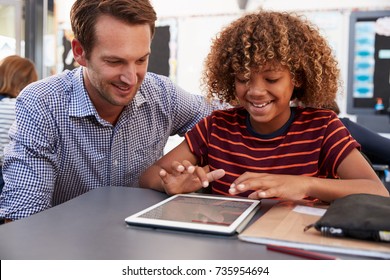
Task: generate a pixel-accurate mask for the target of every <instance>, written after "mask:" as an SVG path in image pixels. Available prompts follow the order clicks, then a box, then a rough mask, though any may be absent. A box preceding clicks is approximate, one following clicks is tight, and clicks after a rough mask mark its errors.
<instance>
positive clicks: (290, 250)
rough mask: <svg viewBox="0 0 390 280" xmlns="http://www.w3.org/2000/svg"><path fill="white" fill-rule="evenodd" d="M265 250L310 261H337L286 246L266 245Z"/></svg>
mask: <svg viewBox="0 0 390 280" xmlns="http://www.w3.org/2000/svg"><path fill="white" fill-rule="evenodd" d="M267 250H270V251H275V252H280V253H285V254H290V255H294V256H298V257H303V258H306V259H310V260H337V259H338V258H336V257H335V256H331V255H326V254H322V253H317V252H312V251H307V250H303V249H297V248H291V247H286V246H277V245H267Z"/></svg>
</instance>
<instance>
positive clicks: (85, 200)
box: [0, 187, 350, 260]
mask: <svg viewBox="0 0 390 280" xmlns="http://www.w3.org/2000/svg"><path fill="white" fill-rule="evenodd" d="M166 197H167V195H166V194H163V193H160V192H157V191H153V190H149V189H141V188H126V187H102V188H98V189H94V190H92V191H90V192H88V193H85V194H83V195H81V196H79V197H76V198H74V199H72V200H70V201H68V202H66V203H63V204H61V205H58V206H56V207H53V208H50V209H48V210H46V211H43V212H40V213H37V214H35V215H32V216H30V217H28V218H25V219H21V220H17V221H14V222H12V223H8V224H4V225H1V226H0V237H1V241H0V259H2V260H18V259H24V260H26V259H28V260H30V259H31V260H32V259H43V260H46V259H48V260H67V259H70V260H125V259H126V260H131V259H133V260H136V259H138V260H152V259H153V260H154V259H156V260H174V259H178V260H203V259H209V260H225V259H230V260H242V259H247V260H250V259H268V260H278V259H283V260H286V259H299V257H296V256H292V255H287V254H283V253H278V252H273V251H268V250H267V249H266V246H264V245H260V244H253V243H247V242H244V241H240V240H238V238H237V236H219V235H212V234H204V233H192V232H181V231H174V230H164V229H150V228H143V227H130V226H127V225H126V223H125V222H124V219H125V218H126V217H127V216H129V215H131V214H134V213H136V212H138V211H140V210H142V209H144V208H146V207H148V206H151V205H152V204H154V203H157V202H159V201H161V200H163V199H165V198H166ZM274 203H275V201H272V200H263V201H262V207H261V209H260V210H259V212H258V213H257V214H256V215H255V217H254V218H253V219H256V218H258V217H259V216H260V215H262V214H263V213H265V211H267V210H268V209H269V208H270V207H271V206H272V205H273V204H274ZM347 258H350V257H348V256H347Z"/></svg>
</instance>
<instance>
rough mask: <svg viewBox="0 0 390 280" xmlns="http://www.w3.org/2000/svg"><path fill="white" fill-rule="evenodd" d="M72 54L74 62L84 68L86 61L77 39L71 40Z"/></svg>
mask: <svg viewBox="0 0 390 280" xmlns="http://www.w3.org/2000/svg"><path fill="white" fill-rule="evenodd" d="M72 52H73V57H74V60H75V61H76V62H77V63H78V64H80V65H81V66H86V64H87V59H86V55H85V51H84V48H83V46H82V45H81V43H80V42H79V41H78V40H77V39H73V40H72Z"/></svg>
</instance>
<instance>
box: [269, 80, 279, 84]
mask: <svg viewBox="0 0 390 280" xmlns="http://www.w3.org/2000/svg"><path fill="white" fill-rule="evenodd" d="M266 81H267V82H268V83H270V84H274V83H276V82H277V81H278V79H266Z"/></svg>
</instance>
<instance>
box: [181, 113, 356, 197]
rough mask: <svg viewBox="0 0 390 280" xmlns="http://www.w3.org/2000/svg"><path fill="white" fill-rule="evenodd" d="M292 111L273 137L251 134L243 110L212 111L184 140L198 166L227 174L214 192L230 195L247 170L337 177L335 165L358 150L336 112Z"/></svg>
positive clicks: (214, 187)
mask: <svg viewBox="0 0 390 280" xmlns="http://www.w3.org/2000/svg"><path fill="white" fill-rule="evenodd" d="M291 110H292V114H291V117H290V120H289V121H288V122H287V123H286V125H284V127H282V128H281V129H280V130H278V131H277V132H275V133H273V134H272V135H259V134H257V133H256V132H254V131H253V130H252V129H251V127H250V122H249V114H248V113H247V111H246V110H245V109H244V108H241V107H240V108H233V109H228V110H218V111H214V112H213V113H212V114H211V115H210V116H208V117H206V118H204V119H203V120H202V121H200V122H199V123H198V124H197V125H196V126H195V127H194V128H193V129H192V130H191V131H189V132H188V133H187V134H186V135H185V139H186V141H187V143H188V145H189V146H190V149H191V151H192V152H193V153H194V154H195V155H196V156H197V157H198V162H199V163H200V165H207V164H208V165H209V166H210V169H211V170H214V169H219V168H222V169H224V170H225V172H226V175H225V176H224V177H222V178H221V179H220V180H217V181H215V182H213V183H212V189H213V193H218V194H225V195H229V193H228V189H229V187H230V185H231V183H232V182H233V181H234V180H235V179H236V178H237V177H238V176H240V175H241V174H243V173H244V172H246V171H250V172H265V173H274V174H289V175H304V176H313V177H323V178H325V177H327V178H337V172H336V171H337V167H338V166H339V164H340V163H341V162H342V160H343V159H344V158H345V157H346V156H347V155H348V154H349V153H350V152H351V151H352V150H353V149H355V148H358V149H360V145H359V144H358V143H357V142H356V141H355V140H354V139H353V138H352V137H351V135H350V133H349V132H348V130H347V129H346V128H345V127H344V125H343V124H342V122H341V121H340V120H339V119H338V117H337V115H336V114H335V113H334V112H332V111H329V110H322V109H314V108H300V107H298V108H291ZM242 195H244V196H247V194H242Z"/></svg>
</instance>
